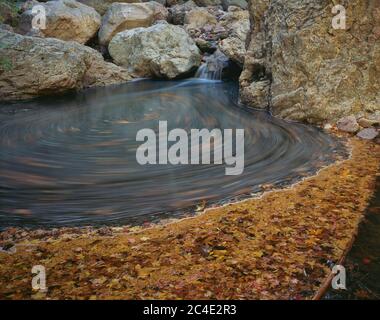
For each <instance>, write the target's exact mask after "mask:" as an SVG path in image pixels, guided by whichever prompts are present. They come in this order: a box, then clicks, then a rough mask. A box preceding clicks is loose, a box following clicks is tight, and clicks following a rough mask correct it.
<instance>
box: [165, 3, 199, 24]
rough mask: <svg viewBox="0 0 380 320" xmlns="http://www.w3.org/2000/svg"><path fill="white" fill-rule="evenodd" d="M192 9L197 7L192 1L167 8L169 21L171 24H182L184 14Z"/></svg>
mask: <svg viewBox="0 0 380 320" xmlns="http://www.w3.org/2000/svg"><path fill="white" fill-rule="evenodd" d="M194 8H197V5H196V4H195V3H194V2H193V1H192V0H190V1H187V2H185V3H183V4H176V5H174V6H172V7H171V8H169V21H170V22H171V23H173V24H184V23H185V16H186V13H187V12H189V11H191V10H192V9H194Z"/></svg>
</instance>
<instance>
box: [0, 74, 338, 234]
mask: <svg viewBox="0 0 380 320" xmlns="http://www.w3.org/2000/svg"><path fill="white" fill-rule="evenodd" d="M236 94H237V88H236V85H235V84H232V83H226V82H223V83H222V82H212V81H204V80H186V81H185V80H184V81H166V82H164V81H136V82H130V83H127V84H125V85H120V86H114V87H107V88H96V89H95V88H94V89H89V90H86V91H84V92H81V93H73V94H70V95H65V96H57V97H52V98H44V99H37V100H33V101H29V102H23V103H14V104H10V103H8V104H4V103H3V104H2V105H0V227H1V228H3V227H6V226H12V225H16V226H26V227H36V226H39V227H40V226H63V225H89V224H113V223H115V224H119V223H131V224H134V223H141V222H144V221H152V220H157V219H161V218H163V217H170V216H173V215H178V214H182V213H183V212H184V210H185V211H186V209H187V210H190V209H193V208H194V206H196V205H198V204H200V203H204V201H207V203H208V204H216V203H225V202H228V201H232V200H236V199H237V198H242V197H248V196H250V195H251V194H253V193H256V192H258V191H260V190H261V185H262V184H275V185H286V184H289V183H291V182H293V181H294V180H295V179H298V178H300V177H302V176H305V175H307V174H310V173H311V172H315V171H316V169H318V168H320V167H321V166H323V165H325V164H327V163H330V162H332V161H334V159H335V158H336V156H337V155H338V154H340V153H342V152H343V151H342V150H343V148H342V146H341V144H340V142H338V141H337V140H336V139H334V138H332V137H330V136H328V135H326V134H325V133H323V132H322V131H320V130H318V129H316V128H313V127H311V126H305V125H302V124H296V123H288V122H285V121H281V120H278V119H274V118H272V117H271V116H270V115H268V114H267V113H265V112H259V111H252V110H251V111H248V110H246V109H243V108H239V107H238V105H237V103H236ZM159 120H167V121H168V129H169V130H170V129H173V128H183V129H186V131H189V130H190V129H201V128H208V129H212V128H220V129H225V128H228V129H229V128H231V129H236V128H244V129H245V170H244V172H243V174H242V175H238V176H226V175H225V165H214V164H210V165H148V166H141V165H139V164H138V163H137V161H136V148H137V147H138V146H139V145H141V142H136V132H137V131H138V130H139V129H141V128H152V129H154V130H155V131H158V121H159ZM343 153H344V152H343Z"/></svg>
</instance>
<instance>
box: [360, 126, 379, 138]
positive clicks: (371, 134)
mask: <svg viewBox="0 0 380 320" xmlns="http://www.w3.org/2000/svg"><path fill="white" fill-rule="evenodd" d="M378 135H379V132H378V131H377V130H376V129H375V128H366V129H363V130H360V131H359V132H358V133H357V136H358V137H359V138H361V139H365V140H373V139H375V138H376V137H377V136H378Z"/></svg>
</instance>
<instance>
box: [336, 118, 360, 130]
mask: <svg viewBox="0 0 380 320" xmlns="http://www.w3.org/2000/svg"><path fill="white" fill-rule="evenodd" d="M336 125H337V128H338V129H339V130H341V131H345V132H350V133H355V132H357V131H358V130H359V129H360V126H359V124H358V123H357V121H356V118H355V117H354V116H347V117H343V118H341V119H340V120H339V121H338V122H337V123H336Z"/></svg>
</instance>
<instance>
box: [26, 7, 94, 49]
mask: <svg viewBox="0 0 380 320" xmlns="http://www.w3.org/2000/svg"><path fill="white" fill-rule="evenodd" d="M39 5H41V6H43V7H44V8H45V11H46V29H40V30H39V31H40V33H41V34H42V35H43V36H45V37H52V38H57V39H61V40H66V41H76V42H79V43H86V42H87V41H88V40H89V39H91V38H92V37H93V36H94V35H95V34H96V32H97V31H98V29H99V26H100V15H99V14H98V13H97V12H96V11H95V10H94V9H93V8H91V7H88V6H86V5H84V4H81V3H79V2H77V1H74V0H58V1H49V2H46V3H40V4H39ZM34 17H35V14H34V13H32V9H29V10H26V11H25V12H23V14H22V15H21V20H20V30H21V33H23V34H27V35H28V34H32V32H33V31H34V29H33V28H32V20H33V18H34Z"/></svg>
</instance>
